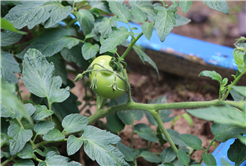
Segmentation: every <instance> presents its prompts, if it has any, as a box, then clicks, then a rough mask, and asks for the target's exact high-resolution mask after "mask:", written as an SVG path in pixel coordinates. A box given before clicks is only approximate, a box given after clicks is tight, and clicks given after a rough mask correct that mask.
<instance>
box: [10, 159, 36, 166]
mask: <svg viewBox="0 0 246 166" xmlns="http://www.w3.org/2000/svg"><path fill="white" fill-rule="evenodd" d="M13 166H35V164H34V162H33V161H32V160H31V159H25V160H15V164H14V165H13Z"/></svg>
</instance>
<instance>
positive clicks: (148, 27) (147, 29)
mask: <svg viewBox="0 0 246 166" xmlns="http://www.w3.org/2000/svg"><path fill="white" fill-rule="evenodd" d="M141 28H142V31H143V33H144V35H145V37H146V38H147V39H149V40H150V38H151V36H152V32H153V29H154V24H153V23H149V22H144V23H143V24H142V26H141Z"/></svg>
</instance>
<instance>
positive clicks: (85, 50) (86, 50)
mask: <svg viewBox="0 0 246 166" xmlns="http://www.w3.org/2000/svg"><path fill="white" fill-rule="evenodd" d="M81 50H82V55H83V57H84V58H85V60H89V59H91V58H93V57H94V56H96V54H97V52H98V51H99V45H98V44H94V45H92V44H91V43H85V44H84V45H83V46H82V48H81Z"/></svg>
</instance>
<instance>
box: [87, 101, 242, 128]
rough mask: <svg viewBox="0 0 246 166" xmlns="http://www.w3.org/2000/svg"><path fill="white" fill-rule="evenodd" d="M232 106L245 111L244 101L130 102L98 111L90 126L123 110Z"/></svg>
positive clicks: (90, 121) (90, 120)
mask: <svg viewBox="0 0 246 166" xmlns="http://www.w3.org/2000/svg"><path fill="white" fill-rule="evenodd" d="M226 104H228V105H231V106H234V107H237V108H239V109H241V110H242V109H243V101H222V100H212V101H198V102H178V103H163V104H143V103H135V102H134V101H132V100H130V101H128V102H127V103H124V104H120V105H116V106H112V107H109V108H105V109H101V110H100V111H97V112H96V113H94V114H93V115H92V116H90V118H89V122H88V124H92V123H93V122H95V121H97V120H98V119H100V118H103V117H105V116H107V115H109V114H112V113H115V112H116V111H123V110H144V111H149V110H164V109H178V108H199V107H209V106H218V105H226Z"/></svg>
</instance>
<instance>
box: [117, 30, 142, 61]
mask: <svg viewBox="0 0 246 166" xmlns="http://www.w3.org/2000/svg"><path fill="white" fill-rule="evenodd" d="M142 35H143V32H142V33H140V34H139V35H138V36H137V37H136V38H135V39H134V40H133V41H132V42H131V44H130V45H129V47H128V48H127V49H126V51H125V52H124V53H123V55H122V56H121V57H122V58H125V56H126V55H127V54H128V52H129V51H130V50H131V48H132V47H133V46H134V44H135V43H136V42H137V41H138V39H139V38H140V37H141V36H142Z"/></svg>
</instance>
